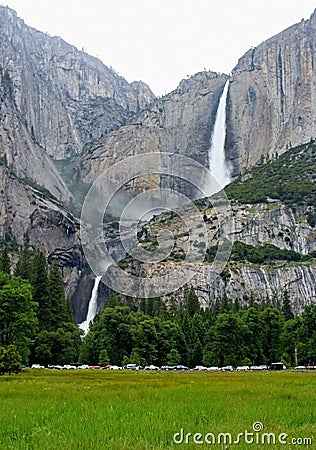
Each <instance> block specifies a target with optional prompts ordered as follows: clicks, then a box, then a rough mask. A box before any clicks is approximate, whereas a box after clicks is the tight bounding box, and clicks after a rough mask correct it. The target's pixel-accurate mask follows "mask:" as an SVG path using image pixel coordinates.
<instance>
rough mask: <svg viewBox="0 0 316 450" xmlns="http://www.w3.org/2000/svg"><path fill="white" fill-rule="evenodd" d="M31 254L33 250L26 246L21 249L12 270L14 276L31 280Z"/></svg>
mask: <svg viewBox="0 0 316 450" xmlns="http://www.w3.org/2000/svg"><path fill="white" fill-rule="evenodd" d="M33 254H34V253H33V251H32V250H30V249H29V248H27V247H26V248H24V249H23V250H22V252H21V254H20V258H19V260H18V262H17V264H16V267H15V271H14V275H15V276H16V277H21V278H23V279H24V280H31V278H32V259H33Z"/></svg>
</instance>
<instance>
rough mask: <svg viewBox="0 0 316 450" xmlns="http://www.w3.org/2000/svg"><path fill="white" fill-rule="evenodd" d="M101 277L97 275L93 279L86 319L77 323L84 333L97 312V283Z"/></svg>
mask: <svg viewBox="0 0 316 450" xmlns="http://www.w3.org/2000/svg"><path fill="white" fill-rule="evenodd" d="M101 278H102V275H101V276H100V275H98V276H97V277H95V279H94V285H93V289H92V293H91V297H90V301H89V306H88V312H87V317H86V320H85V321H84V322H82V323H80V324H79V325H78V326H79V328H81V329H82V330H83V331H84V333H85V334H87V332H88V331H89V326H90V322H92V321H93V319H94V318H95V315H96V313H97V306H98V289H99V284H100V281H101Z"/></svg>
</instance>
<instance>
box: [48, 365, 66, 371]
mask: <svg viewBox="0 0 316 450" xmlns="http://www.w3.org/2000/svg"><path fill="white" fill-rule="evenodd" d="M47 367H48V369H52V370H62V369H63V366H60V365H59V364H49V365H48V366H47Z"/></svg>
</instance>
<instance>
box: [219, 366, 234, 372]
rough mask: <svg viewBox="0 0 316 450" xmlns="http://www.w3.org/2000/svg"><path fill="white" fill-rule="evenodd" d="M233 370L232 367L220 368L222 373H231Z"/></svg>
mask: <svg viewBox="0 0 316 450" xmlns="http://www.w3.org/2000/svg"><path fill="white" fill-rule="evenodd" d="M233 370H234V368H233V366H224V367H221V371H222V372H232V371H233Z"/></svg>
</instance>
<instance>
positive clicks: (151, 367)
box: [144, 364, 159, 370]
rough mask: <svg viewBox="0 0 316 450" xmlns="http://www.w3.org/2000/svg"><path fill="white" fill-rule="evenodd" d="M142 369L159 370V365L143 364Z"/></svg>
mask: <svg viewBox="0 0 316 450" xmlns="http://www.w3.org/2000/svg"><path fill="white" fill-rule="evenodd" d="M144 370H159V367H157V366H154V365H153V364H150V365H149V366H145V368H144Z"/></svg>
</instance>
